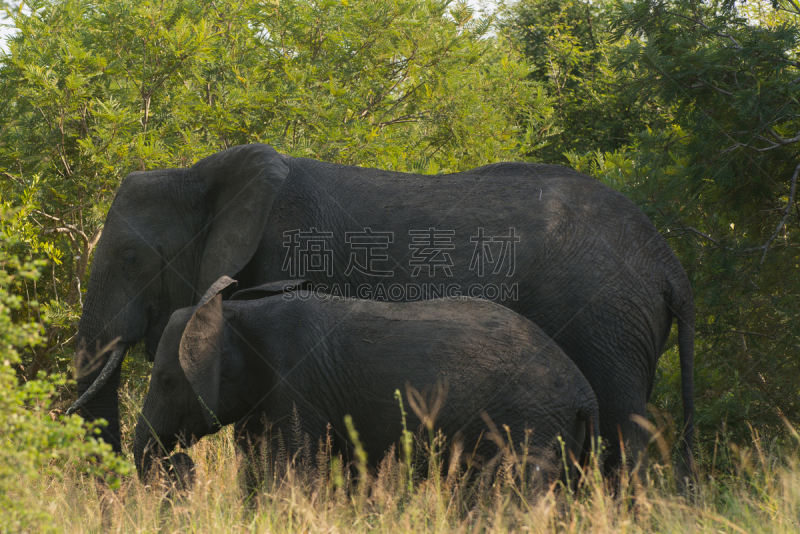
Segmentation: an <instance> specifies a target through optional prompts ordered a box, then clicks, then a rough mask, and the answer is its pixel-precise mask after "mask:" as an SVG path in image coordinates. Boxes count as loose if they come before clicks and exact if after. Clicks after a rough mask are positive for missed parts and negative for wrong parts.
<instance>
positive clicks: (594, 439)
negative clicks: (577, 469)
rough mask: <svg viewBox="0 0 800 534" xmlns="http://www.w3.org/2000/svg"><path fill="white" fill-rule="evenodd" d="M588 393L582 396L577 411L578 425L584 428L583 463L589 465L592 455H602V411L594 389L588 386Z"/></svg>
mask: <svg viewBox="0 0 800 534" xmlns="http://www.w3.org/2000/svg"><path fill="white" fill-rule="evenodd" d="M586 389H587V390H588V391H586V392H585V394H584V395H582V399H581V403H580V405H579V406H578V410H577V419H578V424H579V425H582V426H583V435H584V439H583V454H582V455H581V456H582V458H581V463H582V464H585V463H587V460H588V459H589V458H590V454H591V453H592V452H594V453H595V454H598V455H599V454H600V449H599V447H598V443H599V442H598V439H599V438H600V409H599V407H598V405H597V398H596V397H595V395H594V392H593V391H592V388H591V387H590V386H589V385H588V384H587V385H586Z"/></svg>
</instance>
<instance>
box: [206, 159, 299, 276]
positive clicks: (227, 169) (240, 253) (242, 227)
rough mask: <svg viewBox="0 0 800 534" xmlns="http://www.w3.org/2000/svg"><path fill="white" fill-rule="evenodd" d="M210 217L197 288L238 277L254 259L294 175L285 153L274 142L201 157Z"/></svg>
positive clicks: (208, 215)
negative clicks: (281, 194) (275, 207)
mask: <svg viewBox="0 0 800 534" xmlns="http://www.w3.org/2000/svg"><path fill="white" fill-rule="evenodd" d="M192 173H193V174H194V176H195V177H196V178H197V179H199V180H201V181H202V182H203V186H204V188H205V198H206V206H207V210H208V212H207V217H208V221H209V223H208V236H207V237H206V242H205V247H204V249H203V256H202V258H201V261H200V270H199V273H198V278H197V283H198V285H197V287H198V288H200V289H204V288H207V287H209V286H210V285H211V284H212V283H213V282H214V281H215V280H217V279H218V278H219V277H220V276H223V275H227V276H233V275H235V274H236V273H237V272H239V271H240V270H241V269H242V268H243V267H244V266H245V264H247V262H248V261H249V260H250V258H251V257H252V256H253V254H254V253H255V251H256V248H257V247H258V243H259V241H260V240H261V234H262V233H263V231H264V227H265V226H266V223H267V217H268V216H269V213H270V210H271V208H272V203H273V201H274V200H275V195H276V193H277V191H278V189H279V188H280V187H281V185H282V184H283V181H284V180H285V179H286V176H287V175H288V174H289V167H288V166H287V165H286V163H285V162H284V159H283V156H281V155H280V154H278V153H277V152H276V151H275V149H273V148H272V147H271V146H269V145H262V144H253V145H241V146H237V147H233V148H229V149H228V150H223V151H222V152H219V153H217V154H214V155H213V156H209V157H207V158H205V159H203V160H200V161H198V162H197V163H195V164H194V166H193V167H192Z"/></svg>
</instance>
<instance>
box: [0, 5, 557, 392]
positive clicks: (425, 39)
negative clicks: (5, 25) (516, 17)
mask: <svg viewBox="0 0 800 534" xmlns="http://www.w3.org/2000/svg"><path fill="white" fill-rule="evenodd" d="M27 5H28V7H29V8H30V10H29V12H22V11H16V10H15V11H9V15H10V16H11V17H12V19H13V22H14V25H15V26H16V28H17V30H18V32H17V33H16V35H14V36H13V37H11V38H10V39H9V41H8V43H7V45H8V53H7V54H6V55H4V56H2V57H0V177H1V179H0V195H2V198H3V202H5V203H6V204H8V205H9V206H15V207H18V208H21V209H23V211H21V212H20V213H19V217H23V218H24V219H25V221H27V223H28V226H26V228H27V232H28V233H27V234H26V235H27V236H28V239H27V241H22V242H20V244H19V246H20V247H23V248H24V249H25V250H27V252H28V253H33V254H44V255H45V256H46V257H47V258H49V259H50V260H51V263H50V264H49V265H50V266H49V267H48V270H49V271H50V272H48V273H46V275H45V277H44V278H43V280H44V279H46V280H47V283H44V284H43V283H40V284H38V286H36V287H32V288H30V290H29V293H30V298H31V299H36V300H38V301H40V302H43V303H45V304H43V306H42V311H43V316H44V318H45V319H47V320H49V321H50V325H51V326H50V329H49V331H48V332H47V334H46V337H47V341H46V342H45V343H44V344H43V345H41V346H39V348H38V349H37V350H36V351H35V353H32V354H27V355H26V356H24V358H23V362H22V370H23V372H22V375H23V376H24V377H26V378H32V377H34V376H35V375H36V374H37V372H38V371H39V370H40V369H47V370H53V369H61V370H63V369H64V366H63V364H65V363H66V361H67V359H68V357H69V353H70V348H69V342H70V337H71V335H72V332H73V330H72V328H71V325H72V324H74V323H75V321H76V319H77V317H78V316H79V314H80V308H81V294H82V293H81V291H82V283H83V282H84V281H85V280H86V279H87V276H88V270H89V269H90V268H91V267H90V258H91V253H92V250H93V248H94V246H95V244H96V243H97V240H98V238H99V236H100V233H101V231H102V221H103V220H104V217H105V213H106V211H107V209H108V205H109V203H110V201H111V199H112V197H113V194H114V192H115V190H116V188H117V187H118V185H119V183H120V181H121V180H122V178H123V177H124V176H125V175H126V174H127V173H128V172H130V171H131V170H138V169H152V168H159V167H167V166H185V165H190V164H191V163H193V162H195V161H197V160H198V159H200V158H202V157H204V156H207V155H208V154H211V153H213V152H216V151H219V150H221V149H224V148H227V147H230V146H233V145H237V144H242V143H250V142H266V143H270V144H272V145H273V146H275V147H276V148H277V149H278V150H280V151H283V152H285V153H288V154H291V155H294V156H307V157H314V158H319V159H325V160H329V161H334V162H339V163H347V164H359V165H369V166H378V167H383V168H390V169H396V170H406V171H420V172H426V173H436V172H447V171H457V170H463V169H466V168H469V167H473V166H477V165H481V164H485V163H489V162H493V161H498V160H502V159H514V158H516V157H517V154H518V153H519V151H520V147H521V144H522V143H524V144H525V145H526V146H542V145H543V144H545V143H547V135H548V134H547V132H548V129H549V125H550V123H551V122H552V115H553V109H552V106H551V103H550V101H549V100H548V98H547V97H546V95H545V93H544V92H543V91H542V89H541V88H540V87H538V86H537V85H536V84H535V83H533V82H531V81H530V80H528V78H527V76H528V71H529V69H528V66H527V64H526V63H525V62H524V61H523V60H521V59H520V58H519V57H518V55H517V54H516V52H515V51H514V49H513V48H512V47H510V46H508V44H507V43H506V42H505V41H503V40H502V39H496V38H494V37H492V36H491V35H490V33H489V28H490V24H491V19H490V18H485V17H483V18H482V17H478V16H476V14H475V12H474V11H473V10H472V9H471V8H469V7H468V6H467V5H466V4H465V3H451V2H448V1H442V0H377V1H365V0H350V1H348V0H336V1H333V0H286V1H282V2H270V1H263V0H244V1H243V2H233V1H231V0H218V1H214V2H210V1H202V2H189V1H186V0H166V1H158V2H154V1H152V0H136V1H133V0H122V1H115V2H89V1H88V0H36V1H33V2H28V3H27Z"/></svg>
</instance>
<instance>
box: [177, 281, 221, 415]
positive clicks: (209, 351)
mask: <svg viewBox="0 0 800 534" xmlns="http://www.w3.org/2000/svg"><path fill="white" fill-rule="evenodd" d="M232 283H235V281H234V280H232V279H230V278H228V277H227V276H223V277H222V278H220V279H219V280H217V282H215V283H214V284H213V285H212V286H211V287H210V288H209V289H208V291H206V294H205V295H203V298H202V299H201V300H200V304H199V305H198V306H197V308H196V309H195V311H194V313H193V314H192V317H191V318H190V319H189V322H188V323H187V324H186V329H185V330H184V331H183V336H181V345H180V349H179V352H178V358H179V360H180V363H181V368H182V369H183V372H184V374H185V375H186V378H187V379H188V380H189V384H191V386H192V390H194V393H195V395H197V396H198V397H199V398H200V402H201V404H203V405H204V406H203V416H204V417H205V419H206V422H207V423H208V424H209V426H211V427H214V426H216V425H217V424H218V420H217V414H218V411H219V382H220V364H221V361H222V348H223V347H222V344H223V340H224V334H225V320H224V318H223V316H222V294H221V293H220V292H221V291H222V290H223V289H225V288H226V287H228V286H229V285H231V284H232Z"/></svg>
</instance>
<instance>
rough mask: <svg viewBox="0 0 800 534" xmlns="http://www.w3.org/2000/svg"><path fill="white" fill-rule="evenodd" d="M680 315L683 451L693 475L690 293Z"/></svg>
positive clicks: (691, 316)
mask: <svg viewBox="0 0 800 534" xmlns="http://www.w3.org/2000/svg"><path fill="white" fill-rule="evenodd" d="M677 316H678V354H679V355H680V364H681V396H682V397H683V452H684V456H685V460H686V467H687V468H688V469H689V472H690V473H691V474H692V476H694V475H695V473H696V471H695V465H694V453H693V447H694V319H695V309H694V299H693V298H692V297H691V292H690V293H689V298H688V300H685V301H684V303H683V306H682V308H681V309H680V311H679V312H678V314H677Z"/></svg>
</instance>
